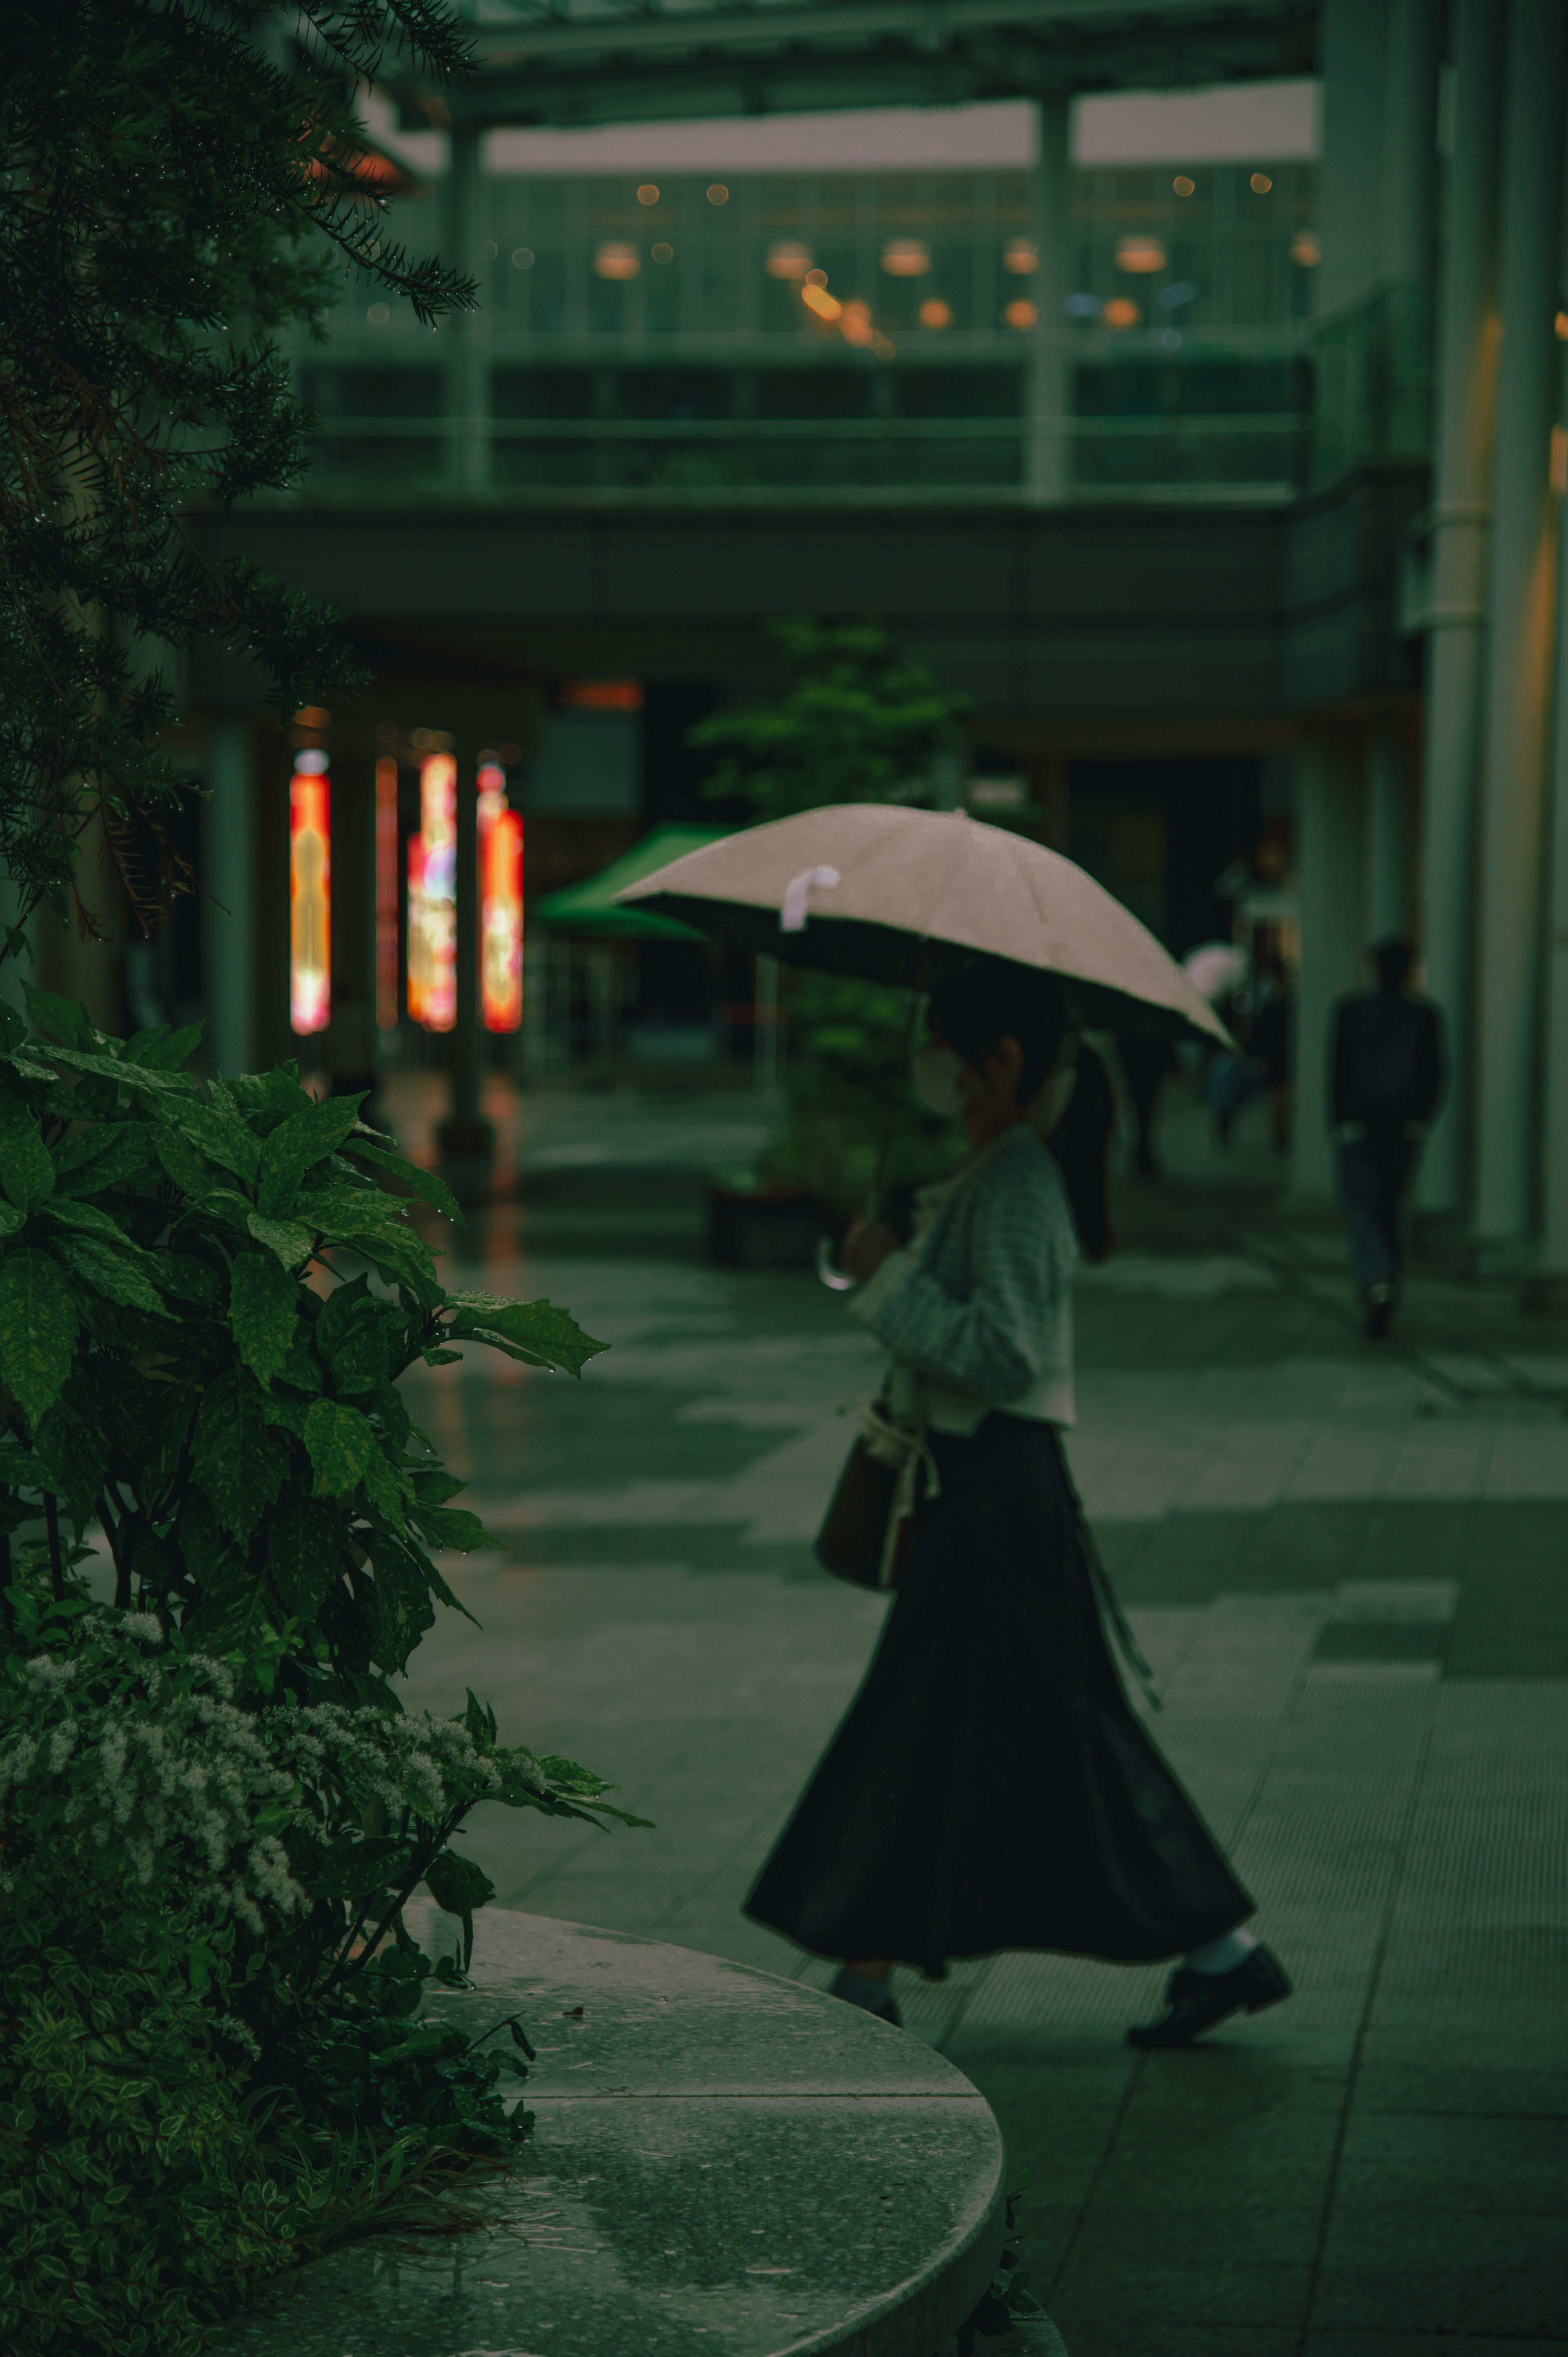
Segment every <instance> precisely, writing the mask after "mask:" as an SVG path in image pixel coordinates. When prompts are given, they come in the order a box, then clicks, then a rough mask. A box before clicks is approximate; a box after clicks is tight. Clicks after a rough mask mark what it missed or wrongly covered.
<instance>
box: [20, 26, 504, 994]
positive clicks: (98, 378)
mask: <svg viewBox="0 0 1568 2357" xmlns="http://www.w3.org/2000/svg"><path fill="white" fill-rule="evenodd" d="M468 54H469V46H468V40H467V35H466V34H465V33H464V31H463V29H462V27H460V25H459V24H458V23H457V21H456V16H455V15H454V12H453V10H452V9H451V7H450V6H449V5H446V0H342V5H331V0H307V5H305V6H303V7H301V8H299V9H298V10H297V11H295V12H290V13H289V14H288V15H287V16H284V15H282V14H275V13H274V12H272V11H269V10H265V9H259V8H256V7H254V6H252V5H246V0H6V5H5V8H4V9H0V545H3V547H4V558H3V561H0V872H4V873H8V874H9V876H10V877H11V878H12V879H13V882H14V884H15V886H16V892H17V906H16V911H15V921H14V923H13V924H12V926H11V927H10V929H9V930H8V931H7V932H6V933H5V937H4V939H0V955H4V954H5V953H6V952H11V953H16V952H17V951H18V950H19V949H20V947H21V937H20V930H19V928H20V925H21V923H22V922H24V921H25V920H26V918H27V915H28V914H29V913H30V912H31V909H33V908H34V907H36V906H37V904H38V900H39V899H43V898H47V899H48V900H49V901H50V902H51V903H52V905H53V906H54V908H55V909H56V911H57V913H58V914H59V916H60V917H61V918H62V919H65V918H67V917H71V918H74V919H75V920H78V921H82V922H85V923H86V924H87V925H88V926H89V928H90V929H91V927H92V925H93V920H94V911H92V910H91V909H84V908H82V907H81V905H80V903H79V904H78V905H77V907H76V908H75V909H73V908H72V905H71V904H72V899H73V897H74V895H73V886H72V869H73V856H74V852H75V848H76V845H77V844H78V841H79V839H80V837H81V834H82V832H83V830H84V829H85V828H86V827H88V826H89V825H91V823H92V822H93V821H94V819H95V818H101V819H102V824H103V828H104V832H105V836H106V839H107V842H108V844H109V846H110V848H111V851H112V852H113V853H114V854H115V855H117V856H118V858H119V861H120V865H121V868H122V873H123V874H124V877H125V882H126V885H127V888H128V889H129V890H130V892H131V896H132V900H133V905H138V906H145V903H146V901H147V899H148V898H149V897H150V891H149V884H148V880H147V879H146V878H145V877H144V876H142V875H140V874H138V873H136V872H135V868H134V860H133V858H132V856H131V851H130V841H131V835H132V830H133V826H134V822H135V821H136V820H137V819H141V820H142V821H144V822H150V823H151V825H152V827H153V830H154V833H155V834H157V832H158V824H159V814H160V812H166V811H167V809H168V806H169V805H170V804H171V803H172V802H174V801H175V800H176V799H177V796H178V794H179V793H180V791H182V785H181V781H180V780H179V778H178V776H177V772H176V771H175V770H174V769H173V768H172V767H171V765H170V763H169V762H168V760H167V759H166V758H165V757H164V756H163V755H162V754H161V753H160V752H159V750H158V748H157V741H156V740H157V737H158V732H159V731H160V729H161V728H163V727H164V726H166V724H167V723H168V721H169V720H170V719H172V718H173V717H174V716H175V713H174V703H173V698H172V695H171V693H170V689H169V686H168V684H167V682H166V680H165V678H164V677H163V676H162V675H161V674H160V673H158V672H157V671H156V670H153V671H149V670H148V668H147V666H146V664H145V661H140V660H137V659H136V641H137V640H143V641H145V640H154V641H157V640H161V641H163V642H164V644H165V645H166V646H167V647H169V648H174V649H181V648H185V647H188V646H189V645H190V644H191V643H192V641H193V640H199V639H215V640H219V641H220V642H223V643H226V644H227V645H228V646H229V647H231V649H233V650H234V651H237V652H239V653H241V654H242V655H244V656H246V657H248V658H249V659H250V660H252V661H253V662H257V663H258V664H259V665H260V666H261V668H262V669H263V672H264V673H267V674H268V675H269V676H270V678H271V680H272V683H273V688H274V694H275V697H276V700H277V703H278V705H279V706H280V708H281V709H283V710H285V711H286V710H292V709H293V708H295V706H296V705H300V704H302V703H304V702H306V701H307V700H309V698H310V697H311V696H312V695H313V694H320V693H322V692H323V691H324V690H325V689H327V688H328V687H329V686H331V685H332V684H333V683H335V682H338V681H340V680H342V679H344V678H346V677H350V676H352V675H353V666H352V662H351V660H350V658H349V654H348V651H347V650H346V648H345V645H344V644H343V642H342V640H340V638H339V636H338V631H337V630H336V627H335V625H334V622H333V619H332V616H331V614H330V613H329V611H328V609H327V608H325V607H323V606H321V605H320V604H319V603H318V602H317V601H316V600H314V599H312V598H310V597H306V596H304V595H302V594H300V593H298V592H296V591H294V590H290V589H288V588H286V587H285V586H284V585H283V584H281V583H280V582H278V581H276V580H275V579H272V578H269V577H268V576H265V575H264V574H263V573H261V572H259V571H257V570H256V569H255V568H253V567H252V566H250V565H246V564H244V563H243V562H241V563H235V564H231V565H227V566H224V567H222V568H220V569H217V570H214V569H212V568H210V567H209V566H208V565H206V564H205V563H204V562H203V561H202V559H201V557H200V554H199V552H198V550H197V548H196V546H195V544H194V542H193V539H192V537H191V533H190V521H191V519H192V517H193V515H194V514H195V513H196V512H197V511H199V510H202V509H211V508H219V509H221V508H224V507H226V506H227V505H228V504H229V503H230V502H231V501H233V500H239V499H243V498H247V497H250V496H252V495H253V494H254V493H256V492H259V491H266V490H285V489H287V488H288V487H289V486H290V485H291V484H293V483H294V482H295V480H296V479H297V478H298V477H299V475H300V473H301V472H302V469H303V467H304V463H305V461H304V451H303V433H304V428H305V425H306V413H305V412H304V410H303V409H302V408H301V407H300V405H299V404H297V403H296V402H295V400H294V399H293V397H292V395H291V393H290V392H289V386H288V372H287V368H286V364H285V361H284V360H283V359H282V357H281V356H280V354H279V352H278V350H277V349H276V347H275V343H274V338H275V336H276V334H277V332H278V331H279V330H280V329H281V328H284V327H285V326H289V325H292V324H295V323H298V322H304V323H305V324H306V326H307V327H308V328H310V329H311V330H312V331H313V332H314V333H317V334H319V332H320V329H321V325H322V322H323V320H324V319H325V317H326V316H327V314H328V311H329V310H330V308H331V307H332V305H333V304H334V303H335V302H336V300H337V299H338V296H339V295H340V294H341V293H342V291H343V288H344V286H345V284H346V283H348V282H349V281H350V280H352V279H354V278H355V277H359V278H361V279H364V280H368V281H370V282H371V283H372V284H373V285H375V286H376V287H377V288H378V289H379V290H381V292H383V293H386V294H390V295H392V296H396V297H401V298H403V299H404V300H406V301H407V302H408V303H409V304H410V305H411V306H412V307H413V311H414V313H415V314H416V316H417V317H419V318H420V319H422V320H424V321H426V322H429V321H433V320H434V319H435V318H436V317H438V316H439V315H440V314H442V313H444V312H447V311H450V310H452V309H454V308H469V307H472V303H473V299H474V297H473V288H472V285H471V284H470V282H468V281H467V280H466V279H464V278H463V277H461V276H460V275H459V274H457V273H456V272H455V271H453V270H451V269H449V268H447V267H446V265H445V264H441V263H440V262H438V261H436V260H434V259H422V260H412V259H411V258H410V257H409V255H408V254H407V253H406V252H405V251H404V250H403V248H402V247H401V246H400V245H398V244H397V243H396V242H394V241H393V240H392V239H391V237H390V236H389V235H388V233H387V227H386V222H385V218H384V210H383V208H382V206H381V203H380V201H379V200H378V199H376V198H375V197H374V196H373V195H367V194H366V193H365V192H364V182H363V178H362V176H361V173H360V168H359V167H360V166H361V165H362V163H363V160H364V156H365V148H364V144H363V140H364V135H363V133H362V132H361V131H360V128H359V127H358V125H357V123H356V118H355V112H354V91H355V89H356V86H357V84H358V83H359V82H360V81H371V80H373V78H374V77H375V75H376V74H377V72H378V71H379V70H383V68H384V66H385V63H386V60H388V59H389V58H390V59H394V60H397V59H401V60H403V62H405V63H409V62H415V63H417V64H418V66H419V67H420V70H421V71H422V72H423V73H424V74H425V75H426V76H428V77H432V78H435V80H437V81H439V80H440V79H442V78H445V77H449V76H451V75H454V74H458V73H461V72H462V71H463V70H465V69H466V66H467V61H468ZM183 791H189V788H188V782H186V783H185V785H184V787H183ZM168 880H169V879H168V878H165V879H164V881H165V883H167V881H168Z"/></svg>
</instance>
